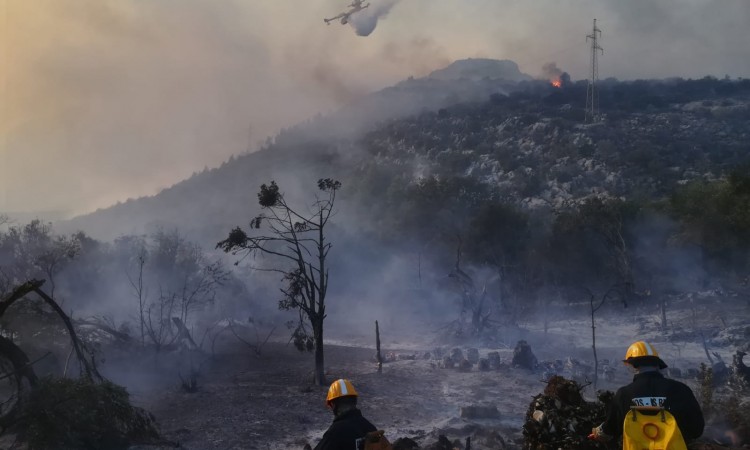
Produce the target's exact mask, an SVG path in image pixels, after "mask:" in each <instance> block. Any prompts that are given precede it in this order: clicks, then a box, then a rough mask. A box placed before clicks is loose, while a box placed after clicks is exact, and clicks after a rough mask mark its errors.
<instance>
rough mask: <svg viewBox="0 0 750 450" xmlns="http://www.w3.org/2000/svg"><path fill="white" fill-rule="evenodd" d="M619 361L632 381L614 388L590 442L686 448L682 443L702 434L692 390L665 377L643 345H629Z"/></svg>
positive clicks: (626, 449) (625, 447)
mask: <svg viewBox="0 0 750 450" xmlns="http://www.w3.org/2000/svg"><path fill="white" fill-rule="evenodd" d="M623 362H624V363H625V364H627V365H629V366H630V367H632V368H633V370H634V371H635V376H634V377H633V382H632V383H630V384H628V385H627V386H623V387H621V388H620V389H618V390H617V392H616V393H615V397H614V400H613V401H612V403H611V404H610V406H609V410H608V411H607V418H606V420H605V421H604V423H602V424H601V425H600V426H598V427H596V428H594V429H593V430H592V433H591V434H590V435H589V438H590V439H594V440H598V441H609V440H611V439H616V438H619V437H620V436H622V444H623V445H622V448H623V450H632V449H642V448H662V449H665V450H685V449H686V448H687V445H686V443H685V442H686V440H687V441H690V440H692V439H696V438H698V437H700V435H701V434H703V426H704V421H703V413H702V412H701V408H700V405H699V404H698V401H697V400H696V399H695V396H694V395H693V391H691V390H690V388H689V387H688V386H686V385H685V384H683V383H680V382H679V381H676V380H672V379H669V378H666V377H664V375H663V374H662V373H661V370H662V369H665V368H666V367H667V364H666V363H665V362H664V361H663V360H662V359H661V357H660V356H659V353H658V352H657V351H656V349H655V348H654V346H653V345H651V344H649V343H648V342H644V341H638V342H634V343H633V344H632V345H631V346H630V347H628V350H627V352H625V359H623Z"/></svg>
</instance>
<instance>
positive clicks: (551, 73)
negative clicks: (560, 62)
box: [542, 62, 563, 80]
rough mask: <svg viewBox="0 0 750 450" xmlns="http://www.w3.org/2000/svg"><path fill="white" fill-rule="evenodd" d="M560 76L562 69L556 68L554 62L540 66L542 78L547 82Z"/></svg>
mask: <svg viewBox="0 0 750 450" xmlns="http://www.w3.org/2000/svg"><path fill="white" fill-rule="evenodd" d="M562 74H563V71H562V69H560V68H559V67H557V63H555V62H548V63H546V64H545V65H543V66H542V76H543V77H544V78H546V79H548V80H557V79H559V78H560V76H561V75H562Z"/></svg>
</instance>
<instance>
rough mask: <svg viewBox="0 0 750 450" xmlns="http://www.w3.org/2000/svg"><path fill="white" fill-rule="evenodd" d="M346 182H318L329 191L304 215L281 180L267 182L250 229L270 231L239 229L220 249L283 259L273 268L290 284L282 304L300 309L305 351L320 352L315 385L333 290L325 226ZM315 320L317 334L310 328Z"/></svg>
mask: <svg viewBox="0 0 750 450" xmlns="http://www.w3.org/2000/svg"><path fill="white" fill-rule="evenodd" d="M340 188H341V183H340V182H338V181H336V180H332V179H330V178H326V179H320V180H318V189H320V191H322V192H324V193H325V196H324V197H323V198H320V197H317V196H316V200H315V201H314V202H313V203H312V207H311V209H312V212H311V213H310V214H309V215H303V214H302V213H300V212H298V211H297V210H296V209H294V208H292V207H291V206H290V205H289V204H288V203H287V201H286V199H285V198H284V195H283V194H282V193H281V192H280V191H279V187H278V185H277V184H276V183H275V182H273V181H272V182H271V184H270V185H266V184H263V185H261V187H260V192H259V193H258V203H259V204H260V206H261V208H262V209H263V211H264V212H263V213H262V214H261V215H259V216H257V217H255V218H254V219H253V220H252V221H251V222H250V227H251V228H253V229H260V227H261V225H262V224H263V223H265V224H266V225H267V226H268V230H269V234H266V235H259V236H249V235H248V234H247V233H246V232H245V231H244V230H242V229H241V228H239V227H237V228H235V229H233V230H232V231H231V232H230V233H229V237H227V239H225V240H223V241H221V242H219V243H218V244H217V245H216V247H217V248H221V249H222V250H224V251H225V252H231V253H232V254H237V253H242V254H243V255H245V256H246V255H249V254H262V255H267V256H271V257H274V258H277V259H278V260H279V261H281V262H283V263H282V266H280V267H274V268H270V269H260V270H269V271H273V272H278V273H281V274H282V275H283V277H282V280H283V282H284V284H285V286H284V287H283V288H281V292H282V294H283V296H282V298H281V300H280V301H279V308H280V309H284V310H297V311H298V312H299V319H298V320H297V321H295V322H292V323H291V327H292V328H293V329H294V331H293V333H292V338H293V339H294V341H295V345H297V348H300V349H305V348H306V349H309V350H312V349H313V348H314V350H315V383H317V384H320V385H324V384H325V371H324V354H323V321H324V319H325V317H326V313H325V307H326V304H325V301H326V294H327V292H328V268H327V266H326V258H327V257H328V252H329V251H330V249H331V244H330V243H329V242H327V240H326V236H325V227H326V225H327V224H328V221H329V219H330V218H331V216H332V214H333V206H334V202H335V199H336V192H337V191H338V190H339V189H340ZM307 323H309V325H310V327H311V328H312V336H311V335H310V330H308V328H307Z"/></svg>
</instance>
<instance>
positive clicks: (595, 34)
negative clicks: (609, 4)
mask: <svg viewBox="0 0 750 450" xmlns="http://www.w3.org/2000/svg"><path fill="white" fill-rule="evenodd" d="M601 35H602V30H600V29H599V28H597V27H596V19H594V29H593V30H592V31H591V34H587V35H586V42H588V41H589V40H591V78H589V84H588V87H587V88H586V118H585V120H586V122H596V121H597V120H599V94H598V92H597V91H596V84H597V82H598V81H599V52H602V55H604V49H603V48H602V47H601V46H599V43H598V38H599V37H600V36H601Z"/></svg>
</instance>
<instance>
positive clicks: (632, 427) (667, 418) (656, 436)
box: [622, 406, 687, 450]
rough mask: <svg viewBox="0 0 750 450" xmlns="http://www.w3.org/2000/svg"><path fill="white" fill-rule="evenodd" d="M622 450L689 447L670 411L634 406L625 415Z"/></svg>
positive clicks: (667, 449)
mask: <svg viewBox="0 0 750 450" xmlns="http://www.w3.org/2000/svg"><path fill="white" fill-rule="evenodd" d="M644 412H649V413H654V414H644ZM622 449H623V450H687V445H686V444H685V439H683V438H682V433H681V432H680V428H679V427H678V426H677V421H676V420H675V418H674V416H673V415H672V414H671V413H670V412H669V411H667V410H665V409H664V408H661V407H658V406H657V407H653V406H645V407H637V406H633V407H631V408H630V411H628V413H627V414H626V415H625V421H624V423H623V432H622Z"/></svg>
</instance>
